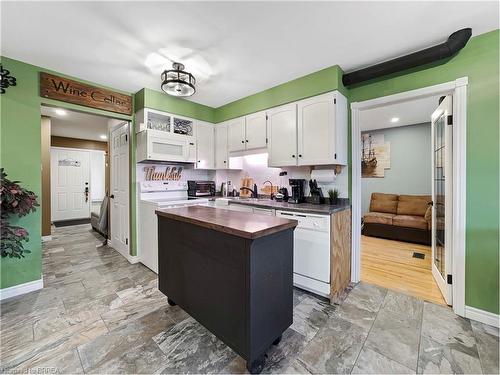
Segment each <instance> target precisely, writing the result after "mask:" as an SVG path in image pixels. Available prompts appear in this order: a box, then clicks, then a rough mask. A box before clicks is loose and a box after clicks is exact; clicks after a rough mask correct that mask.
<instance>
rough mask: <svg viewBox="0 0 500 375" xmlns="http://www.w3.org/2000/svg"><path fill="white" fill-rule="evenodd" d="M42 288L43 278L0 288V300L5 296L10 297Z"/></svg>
mask: <svg viewBox="0 0 500 375" xmlns="http://www.w3.org/2000/svg"><path fill="white" fill-rule="evenodd" d="M42 288H43V279H39V280H34V281H30V282H27V283H24V284H19V285H14V286H11V287H9V288H3V289H0V301H3V300H4V299H7V298H12V297H15V296H20V295H21V294H26V293H29V292H34V291H35V290H39V289H42Z"/></svg>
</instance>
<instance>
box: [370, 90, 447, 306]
mask: <svg viewBox="0 0 500 375" xmlns="http://www.w3.org/2000/svg"><path fill="white" fill-rule="evenodd" d="M439 99H440V97H439V96H429V97H426V98H420V99H412V100H408V101H404V102H399V103H394V104H387V105H384V106H380V107H377V108H372V109H369V110H366V111H363V112H361V114H360V129H361V139H360V142H361V145H362V147H361V197H362V200H361V212H362V228H361V280H362V281H365V282H369V283H372V284H376V285H379V286H381V287H384V288H387V289H392V290H395V291H398V292H402V293H406V294H409V295H412V296H415V297H418V298H421V299H424V300H427V301H431V302H435V303H438V304H445V300H444V299H443V296H442V293H441V291H440V289H439V287H438V284H437V282H436V280H434V277H433V274H432V264H433V262H432V258H433V257H432V247H431V245H432V205H431V202H432V166H431V164H432V153H431V145H432V136H431V133H432V125H431V115H432V113H433V112H434V110H435V108H436V107H437V106H438V104H439Z"/></svg>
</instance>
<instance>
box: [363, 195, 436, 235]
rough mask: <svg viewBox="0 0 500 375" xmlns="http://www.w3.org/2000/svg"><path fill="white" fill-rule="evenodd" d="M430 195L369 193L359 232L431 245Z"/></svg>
mask: <svg viewBox="0 0 500 375" xmlns="http://www.w3.org/2000/svg"><path fill="white" fill-rule="evenodd" d="M430 202H431V196H430V195H397V194H384V193H372V196H371V201H370V212H367V213H366V214H364V215H363V230H362V233H363V234H364V235H366V236H373V237H382V238H388V239H391V240H398V241H405V242H414V243H420V244H424V245H430V244H431V228H432V223H431V217H432V216H431V205H430Z"/></svg>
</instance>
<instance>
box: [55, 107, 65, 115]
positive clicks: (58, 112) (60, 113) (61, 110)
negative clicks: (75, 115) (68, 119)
mask: <svg viewBox="0 0 500 375" xmlns="http://www.w3.org/2000/svg"><path fill="white" fill-rule="evenodd" d="M55 112H56V115H59V116H66V111H65V110H64V109H59V108H58V109H56V111H55Z"/></svg>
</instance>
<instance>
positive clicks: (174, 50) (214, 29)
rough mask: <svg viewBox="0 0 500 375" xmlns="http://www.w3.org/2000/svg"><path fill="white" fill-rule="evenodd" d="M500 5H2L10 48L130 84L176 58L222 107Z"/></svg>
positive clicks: (477, 21) (33, 59) (470, 23)
mask: <svg viewBox="0 0 500 375" xmlns="http://www.w3.org/2000/svg"><path fill="white" fill-rule="evenodd" d="M498 23H499V21H498V2H497V1H492V2H478V1H469V2H448V1H445V2H421V1H420V2H378V1H376V2H306V1H302V2H139V1H134V2H124V1H110V2H72V1H65V2H57V1H56V2H45V1H37V2H32V1H29V2H2V12H1V31H2V39H1V42H2V45H1V53H2V55H4V56H8V57H11V58H14V59H19V60H22V61H26V62H29V63H32V64H35V65H38V66H43V67H46V68H49V69H53V70H56V71H58V72H61V73H64V74H69V75H72V76H76V77H79V78H82V79H85V80H89V81H92V82H96V83H99V84H103V85H107V86H110V87H113V88H116V89H121V90H125V91H127V92H137V91H138V90H140V89H141V88H143V87H148V88H151V89H155V90H159V88H160V73H161V71H162V70H163V69H164V68H168V67H169V66H170V61H169V59H170V60H178V61H180V62H182V63H184V64H185V65H186V69H187V70H188V71H191V72H192V73H194V74H195V77H196V78H197V81H198V84H197V93H196V94H195V95H194V96H193V97H191V98H190V100H193V101H195V102H198V103H203V104H207V105H210V106H214V107H217V106H220V105H223V104H226V103H228V102H231V101H234V100H236V99H240V98H242V97H245V96H247V95H250V94H253V93H256V92H259V91H261V90H264V89H267V88H270V87H273V86H275V85H277V84H280V83H283V82H286V81H289V80H291V79H294V78H297V77H300V76H303V75H305V74H308V73H311V72H314V71H317V70H320V69H322V68H326V67H328V66H331V65H335V64H339V65H340V66H341V68H342V69H344V71H352V70H354V69H357V68H360V67H365V66H369V65H371V64H374V63H377V62H380V61H384V60H387V59H390V58H393V57H397V56H400V55H403V54H406V53H409V52H413V51H416V50H419V49H422V48H425V47H428V46H432V45H434V44H438V43H441V42H443V41H445V40H446V38H447V37H448V35H449V34H451V33H452V32H454V31H456V30H458V29H461V28H464V27H472V31H473V35H477V34H482V33H484V32H487V31H490V30H493V29H497V28H498Z"/></svg>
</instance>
